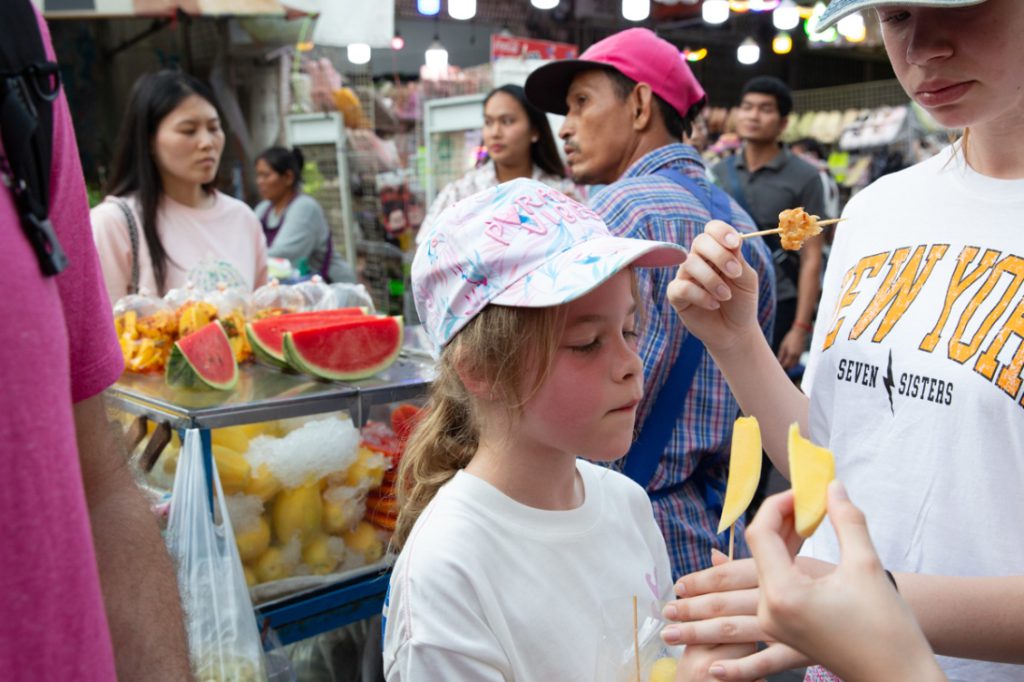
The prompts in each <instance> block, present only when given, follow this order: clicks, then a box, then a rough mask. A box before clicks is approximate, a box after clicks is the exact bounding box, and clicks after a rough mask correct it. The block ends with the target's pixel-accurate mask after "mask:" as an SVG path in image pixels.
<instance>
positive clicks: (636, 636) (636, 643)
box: [633, 595, 641, 682]
mask: <svg viewBox="0 0 1024 682" xmlns="http://www.w3.org/2000/svg"><path fill="white" fill-rule="evenodd" d="M633 652H634V654H635V655H636V659H637V682H641V679H640V630H639V626H638V625H637V596H636V595H633Z"/></svg>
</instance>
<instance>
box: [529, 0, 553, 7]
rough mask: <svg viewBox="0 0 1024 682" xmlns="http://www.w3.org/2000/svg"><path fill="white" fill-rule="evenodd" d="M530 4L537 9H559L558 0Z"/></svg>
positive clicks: (532, 0)
mask: <svg viewBox="0 0 1024 682" xmlns="http://www.w3.org/2000/svg"><path fill="white" fill-rule="evenodd" d="M530 4H531V5H533V6H534V7H536V8H537V9H554V8H556V7H558V0H530Z"/></svg>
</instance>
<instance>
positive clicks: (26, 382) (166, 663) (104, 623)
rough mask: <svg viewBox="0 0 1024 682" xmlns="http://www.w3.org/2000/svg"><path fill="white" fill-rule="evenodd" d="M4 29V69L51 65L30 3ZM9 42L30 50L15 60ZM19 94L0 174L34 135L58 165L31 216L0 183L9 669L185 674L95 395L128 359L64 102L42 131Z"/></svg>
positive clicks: (167, 597)
mask: <svg viewBox="0 0 1024 682" xmlns="http://www.w3.org/2000/svg"><path fill="white" fill-rule="evenodd" d="M0 26H2V27H3V32H4V40H3V41H2V45H0V59H3V61H5V62H7V66H10V64H11V61H16V62H17V64H18V65H19V66H20V67H21V69H23V68H24V67H25V66H27V65H29V64H38V63H40V62H52V61H53V60H54V55H53V50H52V47H51V46H50V40H49V34H48V32H47V29H46V25H45V23H44V22H43V21H42V18H41V17H40V16H39V15H38V14H37V13H36V12H35V11H34V10H33V9H32V4H31V3H30V2H29V0H4V2H3V3H0ZM36 36H39V38H41V39H42V40H41V41H40V40H39V39H38V38H36ZM12 45H20V46H21V47H22V48H23V49H22V50H21V54H19V55H16V56H15V57H13V58H12V54H11V51H10V48H11V46H12ZM26 52H27V53H28V54H25V53H26ZM21 69H19V70H18V71H17V73H22V74H23V73H26V72H25V71H24V70H21ZM2 70H8V69H2ZM8 76H9V73H8V75H7V76H5V81H4V83H3V85H7V83H8V82H9V81H8V80H7V79H8ZM0 90H2V88H0ZM9 95H10V91H9V90H4V91H2V92H0V99H4V105H5V109H4V111H3V114H4V115H3V116H2V117H0V133H2V134H3V147H2V149H0V169H2V171H0V174H2V175H4V176H5V177H4V179H5V180H9V179H11V177H12V174H18V177H22V176H21V174H20V173H18V171H15V170H12V169H14V168H18V167H19V158H20V159H24V158H25V157H24V156H22V155H19V154H18V153H16V151H20V149H24V144H22V140H25V139H27V140H30V144H32V145H35V148H36V149H39V150H42V149H46V150H49V153H42V152H40V155H37V156H36V158H37V159H40V161H39V162H38V164H37V167H42V168H44V169H45V168H48V169H49V172H48V173H47V172H46V171H45V170H42V171H41V172H40V173H39V174H38V175H36V176H35V177H36V178H42V180H40V181H39V182H40V184H41V185H43V186H45V187H47V188H48V189H44V190H42V192H43V195H44V196H45V193H46V192H47V191H48V194H49V196H48V198H47V200H45V201H43V202H42V203H41V204H39V203H37V204H36V207H37V208H38V209H39V211H40V212H41V213H42V214H43V216H42V217H43V220H42V221H41V223H38V222H36V223H34V222H33V221H32V220H31V219H23V216H25V215H26V212H25V208H24V206H25V204H26V202H25V193H24V192H22V193H19V195H18V196H15V195H14V194H13V193H12V191H11V190H10V189H8V188H7V186H6V183H5V187H4V188H0V252H2V253H3V254H4V257H3V267H2V268H0V291H2V292H3V293H2V295H0V310H2V312H3V316H4V323H3V324H0V348H2V349H3V354H2V359H0V377H3V383H4V390H3V391H2V392H0V442H2V443H3V447H2V448H0V518H2V519H3V520H4V529H3V533H2V535H0V677H2V678H3V679H4V680H5V681H8V682H10V681H14V682H18V681H20V680H75V681H76V682H92V681H94V680H104V681H111V680H115V679H121V680H174V681H177V680H187V679H189V668H188V650H187V645H186V641H185V631H184V627H183V625H182V614H181V608H180V600H179V596H178V590H177V586H176V584H175V578H174V572H173V569H172V566H171V562H170V561H169V559H168V555H167V552H166V551H165V549H164V546H163V543H162V541H161V539H160V534H159V531H158V529H157V526H156V523H155V521H154V519H153V516H152V514H151V513H150V512H149V509H148V508H147V506H146V504H145V502H144V500H143V498H142V496H141V495H140V494H139V492H138V490H137V489H136V487H135V485H134V482H133V480H132V477H131V475H130V474H129V472H128V470H127V468H126V466H125V455H124V451H123V448H121V447H119V445H118V443H117V442H116V441H115V439H114V438H112V436H111V431H110V429H109V426H108V423H107V419H106V413H105V411H104V406H103V398H102V396H101V392H102V391H103V389H105V388H106V387H107V386H109V385H110V384H112V383H113V382H114V380H116V379H117V377H118V376H119V375H120V373H121V370H122V360H121V353H120V350H119V349H118V345H117V340H116V339H115V337H114V328H113V325H112V324H111V321H110V302H109V300H108V299H107V292H106V290H105V287H104V285H103V280H102V277H101V274H100V269H99V262H98V260H97V258H96V251H95V249H94V247H93V243H92V240H91V239H89V232H88V230H89V227H88V226H89V220H88V219H89V214H88V204H87V202H86V194H85V183H84V180H83V177H82V169H81V165H80V162H79V157H78V149H77V146H76V144H75V138H74V132H73V130H72V126H71V119H70V115H69V113H68V107H67V102H66V100H65V99H64V96H63V95H62V94H58V96H57V98H56V99H55V100H54V101H53V102H52V106H51V105H50V104H49V103H48V102H46V101H45V99H43V98H39V97H38V96H36V101H34V105H35V106H36V108H37V110H38V111H39V112H40V126H39V129H38V131H37V133H30V132H28V131H26V130H25V129H24V125H19V123H22V121H24V119H22V121H18V122H15V121H14V120H13V119H12V118H10V117H9V116H7V113H8V111H7V109H6V106H7V104H9V103H10V100H9V99H6V96H9ZM51 110H52V135H50V136H48V135H46V134H45V133H44V132H42V131H46V132H47V133H48V132H49V131H50V130H51V123H50V113H51ZM51 141H52V148H51V145H50V144H49V142H51ZM45 178H49V183H46V182H45ZM30 187H32V192H39V191H40V190H39V188H38V185H36V186H30ZM30 193H31V192H30ZM46 207H48V208H49V222H48V223H47V222H46V220H45V213H46ZM37 216H38V214H37ZM40 224H43V225H48V224H52V236H53V237H54V238H55V240H56V243H59V244H60V245H61V246H62V247H63V251H62V252H58V251H56V250H52V251H50V252H49V256H50V258H48V257H47V253H45V252H41V251H39V250H37V249H35V248H33V243H34V242H33V241H32V240H33V238H34V237H38V235H39V234H41V231H37V230H34V229H33V228H34V227H37V226H38V225H40ZM53 243H54V242H51V244H53ZM61 255H64V256H66V260H64V259H63V258H61V257H60V256H61ZM58 270H59V272H55V271H58Z"/></svg>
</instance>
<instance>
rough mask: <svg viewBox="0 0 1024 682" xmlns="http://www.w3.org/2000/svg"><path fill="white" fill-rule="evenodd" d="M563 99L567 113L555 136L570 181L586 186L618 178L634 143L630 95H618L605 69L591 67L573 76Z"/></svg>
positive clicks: (609, 181) (629, 159) (627, 162)
mask: <svg viewBox="0 0 1024 682" xmlns="http://www.w3.org/2000/svg"><path fill="white" fill-rule="evenodd" d="M565 100H566V103H567V104H568V107H569V113H567V114H566V116H565V121H564V122H563V123H562V127H561V129H560V130H559V131H558V136H559V137H560V138H562V140H563V141H564V142H565V154H566V160H567V162H568V164H569V170H570V172H571V173H572V178H573V180H575V181H576V182H578V183H581V184H587V185H594V184H608V183H611V182H614V181H616V180H618V179H619V177H620V176H621V175H622V174H623V173H624V172H625V170H626V168H628V167H629V163H630V161H631V158H632V157H631V155H630V154H629V153H628V151H629V150H630V149H631V148H632V147H634V146H635V142H636V139H635V138H636V135H637V133H636V131H635V130H634V129H633V114H634V112H632V111H631V107H632V105H631V103H630V98H626V99H622V98H621V97H620V96H619V92H618V90H617V89H616V87H615V84H614V83H613V82H612V79H611V77H610V76H609V75H608V74H607V72H605V71H604V70H603V69H593V70H591V71H584V72H582V73H580V74H579V75H577V76H576V77H575V78H574V79H573V81H572V85H570V86H569V92H568V94H567V95H566V97H565Z"/></svg>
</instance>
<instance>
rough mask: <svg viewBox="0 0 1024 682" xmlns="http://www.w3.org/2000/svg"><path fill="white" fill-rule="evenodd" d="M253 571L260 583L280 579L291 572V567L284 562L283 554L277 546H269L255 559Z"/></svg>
mask: <svg viewBox="0 0 1024 682" xmlns="http://www.w3.org/2000/svg"><path fill="white" fill-rule="evenodd" d="M253 571H254V572H255V573H256V578H257V579H258V580H259V582H261V583H269V582H271V581H273V580H281V579H282V578H287V577H288V576H290V575H291V574H292V570H291V568H290V567H289V566H288V564H287V563H286V562H285V557H284V554H283V553H282V552H281V550H280V549H278V548H277V547H271V548H270V549H268V550H267V551H266V552H264V553H263V556H261V557H260V558H259V559H257V560H256V564H255V565H254V566H253Z"/></svg>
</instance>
